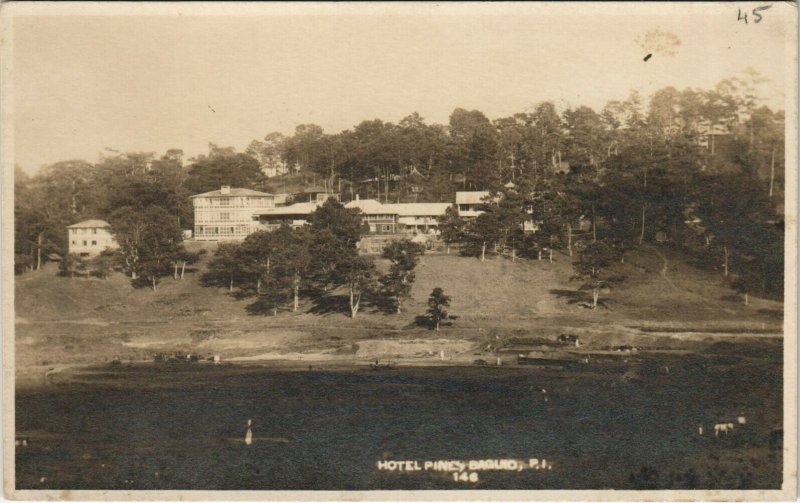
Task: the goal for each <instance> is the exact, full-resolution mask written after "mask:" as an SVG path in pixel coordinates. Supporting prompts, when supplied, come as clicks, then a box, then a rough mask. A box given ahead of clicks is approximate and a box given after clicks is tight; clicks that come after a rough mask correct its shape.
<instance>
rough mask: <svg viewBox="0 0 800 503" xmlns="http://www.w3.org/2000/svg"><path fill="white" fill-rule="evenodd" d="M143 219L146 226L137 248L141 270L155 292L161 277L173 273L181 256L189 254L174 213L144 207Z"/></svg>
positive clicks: (153, 207)
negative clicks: (183, 243) (185, 248)
mask: <svg viewBox="0 0 800 503" xmlns="http://www.w3.org/2000/svg"><path fill="white" fill-rule="evenodd" d="M142 219H143V222H144V227H143V232H142V235H141V238H142V239H141V242H140V244H139V250H138V258H139V261H138V269H139V271H138V272H139V274H140V275H141V276H142V277H144V278H146V279H147V280H148V281H149V283H150V286H151V287H152V289H153V291H154V292H155V291H156V283H157V282H158V279H159V278H160V277H162V276H168V275H169V274H170V272H172V265H173V264H174V263H175V262H176V261H177V259H178V257H184V256H186V253H185V250H184V249H183V245H182V244H181V241H182V239H183V234H182V231H181V228H180V225H179V224H178V222H177V220H176V219H175V218H174V216H173V215H170V214H169V213H167V211H166V210H164V209H162V208H159V207H157V206H151V207H149V208H147V209H145V211H144V212H143V213H142Z"/></svg>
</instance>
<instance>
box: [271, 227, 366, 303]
mask: <svg viewBox="0 0 800 503" xmlns="http://www.w3.org/2000/svg"><path fill="white" fill-rule="evenodd" d="M274 232H275V235H274V239H275V242H277V243H280V246H279V247H278V249H277V257H276V260H275V266H276V270H275V275H276V276H277V277H283V278H286V283H287V284H289V285H291V289H292V295H293V298H294V303H293V306H292V311H297V309H298V307H299V301H300V289H301V288H302V287H303V285H304V283H305V281H306V279H307V275H308V271H309V267H310V265H311V255H310V254H309V243H310V242H311V234H310V232H309V230H308V229H307V228H299V229H292V228H291V227H289V226H288V225H283V226H281V227H280V228H278V229H277V230H275V231H274ZM356 310H358V308H356ZM354 316H355V315H354Z"/></svg>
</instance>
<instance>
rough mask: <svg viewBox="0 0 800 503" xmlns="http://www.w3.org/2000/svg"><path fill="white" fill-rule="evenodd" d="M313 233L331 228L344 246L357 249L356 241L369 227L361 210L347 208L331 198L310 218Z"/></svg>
mask: <svg viewBox="0 0 800 503" xmlns="http://www.w3.org/2000/svg"><path fill="white" fill-rule="evenodd" d="M308 222H309V224H311V230H312V233H314V234H316V233H318V232H320V231H322V230H329V231H330V232H331V233H332V234H333V236H334V237H335V238H336V239H337V241H338V242H339V243H340V244H341V245H342V246H344V247H346V248H349V249H353V250H355V248H356V243H358V241H359V240H360V239H361V236H363V235H364V234H366V232H367V230H368V229H369V227H368V226H367V225H366V224H365V223H364V222H363V220H362V217H361V210H359V209H357V208H345V207H344V205H342V203H340V202H339V201H337V200H336V199H333V198H330V199H328V200H327V201H325V203H324V204H323V205H322V206H320V207H319V208H317V209H316V211H314V212H313V213H312V214H311V215H310V216H309V218H308Z"/></svg>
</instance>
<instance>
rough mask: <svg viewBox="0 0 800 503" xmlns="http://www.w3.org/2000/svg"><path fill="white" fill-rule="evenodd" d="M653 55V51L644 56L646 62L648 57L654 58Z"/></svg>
mask: <svg viewBox="0 0 800 503" xmlns="http://www.w3.org/2000/svg"><path fill="white" fill-rule="evenodd" d="M652 57H653V53H652V52H651V53H650V54H648V55H647V56H645V57H644V60H645V62H646V61H647V60H648V59H650V58H652Z"/></svg>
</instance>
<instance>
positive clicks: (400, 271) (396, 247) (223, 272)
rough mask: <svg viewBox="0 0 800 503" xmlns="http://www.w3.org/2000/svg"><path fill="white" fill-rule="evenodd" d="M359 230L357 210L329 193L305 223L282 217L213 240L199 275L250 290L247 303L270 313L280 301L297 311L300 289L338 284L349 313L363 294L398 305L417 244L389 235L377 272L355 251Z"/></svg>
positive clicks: (325, 290) (311, 293) (325, 292)
mask: <svg viewBox="0 0 800 503" xmlns="http://www.w3.org/2000/svg"><path fill="white" fill-rule="evenodd" d="M365 232H366V227H365V226H364V224H363V218H362V215H361V213H360V211H359V210H357V209H347V208H345V207H344V206H343V205H342V204H340V203H339V202H337V201H336V200H335V199H329V200H328V201H327V202H326V203H325V204H323V205H322V206H320V207H319V208H318V209H317V210H316V211H315V212H314V213H313V214H312V215H311V217H310V223H309V225H308V226H304V227H299V228H292V227H290V226H288V225H283V226H281V227H279V228H277V229H275V230H273V231H266V230H264V231H258V232H255V233H253V234H250V235H249V236H247V238H245V240H244V241H242V242H241V243H222V244H220V245H219V248H218V250H217V252H216V253H215V254H214V256H213V258H212V259H211V261H210V263H209V267H208V272H207V273H206V274H204V276H203V281H204V283H205V284H206V285H208V286H222V287H225V288H227V289H228V290H229V291H230V292H235V293H236V294H237V295H240V296H243V297H255V299H256V300H255V302H254V304H253V309H255V310H257V311H268V312H272V313H273V314H276V313H277V311H278V309H280V308H281V307H282V306H291V309H292V311H297V310H298V309H299V306H300V300H301V298H302V297H308V298H314V299H324V298H326V297H328V296H329V295H331V294H333V292H334V291H335V290H337V289H339V288H341V289H344V291H345V292H346V297H347V304H348V311H349V313H350V316H351V317H356V315H357V314H358V312H359V310H360V308H361V306H362V305H363V299H364V298H366V297H371V298H373V299H374V300H376V301H377V300H381V301H383V303H384V304H386V305H388V306H391V309H392V310H394V311H395V312H400V310H401V306H402V302H403V300H404V299H406V298H408V296H409V295H410V292H411V286H412V284H413V282H414V268H415V267H416V265H417V263H418V261H419V257H420V256H421V255H422V254H423V253H424V251H425V249H424V247H423V246H421V245H419V244H416V243H412V242H411V241H408V240H403V241H395V242H392V243H390V244H389V245H388V246H387V247H386V249H385V250H384V253H383V257H384V258H385V259H387V260H388V261H389V263H390V264H389V270H388V272H387V273H386V274H384V275H381V274H379V273H378V271H377V269H376V266H375V263H374V261H373V260H372V259H370V258H368V257H365V256H363V255H360V254H359V253H358V248H357V244H358V242H359V240H360V239H361V237H362V236H363V235H364V233H365Z"/></svg>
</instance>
